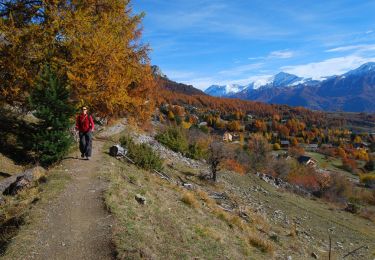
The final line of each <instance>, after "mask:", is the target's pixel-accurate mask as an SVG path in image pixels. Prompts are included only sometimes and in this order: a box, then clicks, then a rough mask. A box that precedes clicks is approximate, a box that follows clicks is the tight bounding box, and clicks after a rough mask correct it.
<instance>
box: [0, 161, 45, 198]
mask: <svg viewBox="0 0 375 260" xmlns="http://www.w3.org/2000/svg"><path fill="white" fill-rule="evenodd" d="M45 172H46V171H45V170H44V169H43V168H42V167H34V168H31V169H28V170H26V171H24V172H22V173H18V174H15V175H12V176H10V177H8V178H6V179H4V180H2V181H0V194H4V195H12V194H13V195H14V192H12V190H13V189H14V187H16V186H17V187H19V188H20V186H21V185H23V186H25V185H26V184H27V183H30V184H31V183H32V182H33V181H37V180H40V179H41V178H42V177H44V176H45ZM17 182H19V183H18V184H17ZM10 186H12V188H10ZM18 190H19V189H18Z"/></svg>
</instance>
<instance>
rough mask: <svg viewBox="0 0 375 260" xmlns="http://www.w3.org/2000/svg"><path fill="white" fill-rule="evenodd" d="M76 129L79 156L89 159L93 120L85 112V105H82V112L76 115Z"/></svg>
mask: <svg viewBox="0 0 375 260" xmlns="http://www.w3.org/2000/svg"><path fill="white" fill-rule="evenodd" d="M76 130H78V131H79V150H80V151H81V158H85V157H86V160H90V157H91V150H92V132H93V131H94V120H93V119H92V116H91V115H89V114H87V107H86V106H83V107H82V112H81V114H79V115H78V116H77V120H76Z"/></svg>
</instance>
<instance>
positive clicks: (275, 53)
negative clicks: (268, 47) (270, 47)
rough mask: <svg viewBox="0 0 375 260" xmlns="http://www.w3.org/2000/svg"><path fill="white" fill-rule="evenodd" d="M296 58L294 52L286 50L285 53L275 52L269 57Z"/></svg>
mask: <svg viewBox="0 0 375 260" xmlns="http://www.w3.org/2000/svg"><path fill="white" fill-rule="evenodd" d="M293 56H294V52H292V51H288V50H284V51H273V52H271V53H270V54H269V55H268V58H269V59H289V58H292V57H293Z"/></svg>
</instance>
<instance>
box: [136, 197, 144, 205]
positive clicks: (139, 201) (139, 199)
mask: <svg viewBox="0 0 375 260" xmlns="http://www.w3.org/2000/svg"><path fill="white" fill-rule="evenodd" d="M135 200H136V201H137V202H138V203H139V204H142V205H145V204H146V198H145V197H143V196H142V195H140V194H137V195H135Z"/></svg>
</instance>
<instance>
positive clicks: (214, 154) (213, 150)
mask: <svg viewBox="0 0 375 260" xmlns="http://www.w3.org/2000/svg"><path fill="white" fill-rule="evenodd" d="M225 155H226V152H225V149H224V147H223V144H222V143H219V142H216V141H214V142H212V143H211V144H210V146H209V149H208V163H209V165H210V169H211V179H212V180H213V181H214V182H216V180H217V173H218V171H219V166H220V164H221V163H222V161H223V160H224V158H225Z"/></svg>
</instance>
